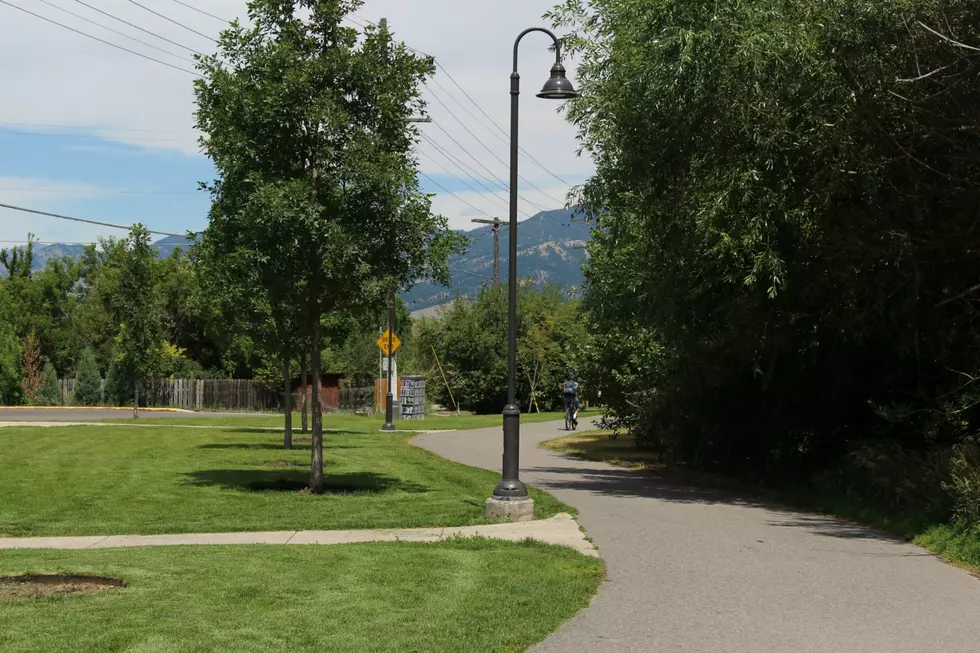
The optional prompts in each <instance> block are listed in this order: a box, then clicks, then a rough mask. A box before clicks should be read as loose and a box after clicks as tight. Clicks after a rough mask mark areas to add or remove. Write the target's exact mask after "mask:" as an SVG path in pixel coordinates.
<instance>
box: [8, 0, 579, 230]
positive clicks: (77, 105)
mask: <svg viewBox="0 0 980 653" xmlns="http://www.w3.org/2000/svg"><path fill="white" fill-rule="evenodd" d="M88 1H89V4H92V5H93V6H98V7H99V8H101V9H103V10H104V11H106V12H107V13H109V14H112V15H114V16H118V17H121V18H123V19H125V20H128V21H130V22H132V23H134V24H137V25H140V26H142V27H145V28H146V29H148V30H150V31H152V32H153V33H154V34H157V35H159V36H163V37H165V38H168V39H172V40H174V41H176V42H178V43H181V44H186V45H187V46H188V47H190V48H195V49H198V50H199V51H210V50H213V49H214V46H213V44H212V43H209V42H208V41H206V40H205V39H203V38H202V37H201V36H199V35H195V34H193V33H190V32H189V31H187V30H182V29H181V28H180V27H178V26H174V25H172V24H169V23H166V22H162V21H161V20H160V19H158V18H157V17H155V16H153V15H151V14H148V13H146V12H144V11H141V10H140V9H139V8H138V7H135V6H133V5H132V3H127V2H125V1H124V0H88ZM11 2H12V3H13V4H16V5H19V6H21V7H23V8H26V9H29V10H31V11H34V12H36V13H38V14H42V15H44V16H46V17H49V18H51V19H53V20H57V21H58V22H62V23H63V24H65V25H69V26H71V27H75V28H77V29H81V30H83V31H86V32H88V33H90V34H93V35H98V36H99V37H100V38H105V39H106V40H110V41H113V42H116V43H124V44H125V45H126V46H127V47H132V48H133V49H135V50H138V51H141V52H144V53H149V54H151V55H152V56H154V57H157V56H159V57H160V58H161V59H164V60H167V56H166V55H160V54H159V53H158V52H155V51H152V50H147V49H145V48H142V46H140V45H138V44H134V43H132V42H127V41H126V40H125V39H123V38H122V37H118V36H116V35H114V34H112V33H108V32H106V31H104V30H100V28H99V27H98V26H94V25H92V24H87V23H85V22H82V21H80V20H79V19H77V18H76V17H72V16H70V15H68V14H66V13H64V12H61V11H58V7H61V8H64V9H69V10H71V11H73V12H75V13H77V14H79V16H82V15H84V16H85V17H87V18H89V19H91V20H95V21H97V22H100V23H104V24H106V25H112V26H113V28H114V29H117V30H119V31H123V32H125V33H128V34H131V35H139V32H136V31H135V30H133V29H131V28H128V27H126V26H124V25H122V24H117V23H113V22H112V21H111V20H110V19H109V18H106V17H105V16H104V15H100V14H97V13H92V12H90V11H87V10H86V8H85V7H83V6H82V5H80V4H78V3H74V2H70V1H69V0H51V3H52V5H54V7H53V8H52V7H51V6H48V5H42V4H41V3H38V2H33V1H32V0H11ZM199 5H200V7H201V8H203V9H206V10H208V11H210V12H212V13H215V14H217V15H219V16H222V17H228V18H230V17H234V16H240V15H244V7H245V2H244V0H201V2H200V3H199ZM491 5H492V6H491ZM551 5H552V2H550V1H549V0H498V1H497V2H496V3H472V4H471V3H458V2H457V1H456V0H415V1H414V2H411V3H408V2H404V0H368V1H367V2H366V4H365V6H363V7H362V8H361V9H359V10H358V11H357V12H356V16H357V20H370V21H376V20H378V19H379V18H380V17H381V16H385V17H387V18H389V20H390V21H391V24H392V27H393V28H394V29H395V32H396V36H397V37H398V38H401V39H404V40H405V41H406V42H407V43H408V44H409V45H411V46H412V47H415V48H418V49H420V50H423V51H426V52H429V53H431V54H433V55H435V56H436V57H437V59H438V60H439V62H440V63H441V64H442V65H443V66H444V67H445V69H447V70H449V71H450V74H451V75H452V78H451V79H450V78H448V77H446V75H445V74H444V72H442V71H440V72H439V73H438V74H437V76H436V78H435V82H434V84H433V85H430V87H429V89H428V90H427V98H428V99H429V112H430V115H431V116H432V118H433V120H434V121H435V122H436V123H437V124H435V125H423V126H421V130H422V131H423V132H424V133H425V134H426V135H427V136H428V138H430V139H431V140H432V141H434V142H436V143H437V144H438V145H439V146H440V147H439V148H436V147H434V146H432V145H431V144H430V143H429V142H423V143H422V144H421V146H420V151H421V153H422V157H421V158H420V162H421V168H422V171H423V172H424V173H425V174H427V175H428V176H429V177H431V178H432V179H433V180H434V181H435V182H438V184H441V185H442V186H443V187H445V189H446V190H448V191H450V192H451V193H453V194H455V196H453V195H452V194H449V193H447V192H445V191H443V190H442V189H440V188H439V187H438V186H437V185H435V184H432V183H430V182H429V181H428V180H426V179H422V185H423V188H425V189H426V190H427V191H429V192H432V193H435V194H436V196H435V198H434V199H433V208H434V210H435V211H436V212H439V213H442V214H443V215H446V216H447V217H448V218H449V220H450V224H451V226H453V227H454V228H469V227H471V226H473V225H471V224H470V222H469V220H470V218H472V217H485V214H489V215H495V216H501V217H504V216H505V213H506V194H505V193H503V192H497V193H495V194H491V193H488V192H486V190H485V189H484V188H483V186H482V184H486V183H487V182H486V181H483V179H482V177H490V178H492V179H493V180H500V181H504V180H506V178H507V170H506V166H505V165H504V164H503V163H502V161H506V160H507V141H506V137H504V136H503V135H502V134H501V133H499V132H498V131H497V130H496V127H494V126H492V125H491V124H490V122H489V121H488V120H486V119H485V117H484V116H483V112H486V113H487V114H488V115H489V116H490V118H491V119H492V120H493V122H495V123H496V124H497V125H501V126H504V125H507V124H508V122H509V116H508V108H509V96H508V93H507V86H508V77H509V73H510V70H509V67H510V54H511V47H512V43H513V38H514V36H515V35H516V34H517V33H518V32H519V31H520V30H521V29H523V28H524V27H526V26H529V25H542V24H543V21H542V20H541V19H540V16H541V15H542V14H543V13H544V12H545V11H547V10H548V9H549V8H550V7H551ZM153 6H154V8H156V9H158V10H159V11H161V12H165V13H167V15H169V16H172V17H174V18H175V19H177V20H178V21H179V22H182V23H183V24H185V25H187V26H189V27H192V28H194V29H196V30H198V31H202V32H204V33H206V34H217V32H218V31H219V30H220V29H221V25H220V24H216V23H215V22H214V21H213V19H211V18H207V17H204V16H202V15H200V14H197V13H194V12H192V11H189V10H187V9H185V8H182V7H181V6H180V5H178V4H175V3H171V2H165V1H164V0H160V2H159V7H158V6H157V3H156V2H155V3H154V5H153ZM461 6H463V7H466V8H465V9H460V7H461ZM432 15H439V16H441V17H442V18H443V20H442V21H441V22H440V23H439V24H435V23H434V22H433V21H432V20H431V16H432ZM477 27H478V29H475V28H477ZM140 36H141V37H142V38H147V40H148V41H152V37H146V36H145V35H140ZM156 43H157V44H159V45H165V46H166V47H167V48H169V49H175V48H174V47H171V46H170V45H167V44H165V43H162V42H160V41H156ZM547 48H548V43H547V40H546V38H545V37H541V38H535V37H534V36H532V37H529V38H528V39H527V40H526V41H525V45H524V46H523V48H522V72H523V73H524V79H525V95H524V96H523V100H522V102H523V103H522V115H521V121H522V129H523V132H522V140H521V143H522V145H523V146H524V147H525V149H527V150H528V151H530V152H531V153H532V154H533V156H534V157H535V158H536V159H537V160H538V161H540V162H542V163H543V166H541V167H539V166H537V165H536V164H534V163H533V162H531V161H530V160H526V159H525V160H522V175H523V176H524V177H525V178H526V179H527V180H528V181H530V182H531V183H532V184H534V185H535V186H537V187H538V188H539V189H540V190H535V189H532V188H530V187H528V186H526V185H525V186H524V187H523V188H522V191H521V194H522V196H524V197H525V198H527V200H529V202H523V201H522V204H521V208H522V211H523V212H524V213H526V214H533V213H535V212H536V211H537V209H538V207H541V208H549V209H550V208H557V207H558V206H560V205H561V200H563V198H564V196H565V193H566V192H567V190H568V188H569V187H570V186H571V185H574V184H577V183H581V181H583V180H584V179H585V178H587V176H588V175H589V174H590V172H591V170H592V166H591V163H590V162H589V161H588V160H585V159H581V158H578V157H576V155H575V150H576V148H577V142H576V141H575V133H574V128H573V127H572V126H570V125H568V124H567V123H566V122H565V121H564V119H563V118H562V117H561V116H558V115H556V113H555V108H556V107H555V105H554V104H553V103H547V102H542V101H538V100H536V99H535V98H534V96H533V93H534V91H536V90H537V88H536V87H538V86H540V84H541V82H543V81H544V79H546V78H547V74H548V70H549V68H550V63H551V61H552V59H551V58H552V57H553V55H551V54H550V53H548V51H547ZM185 54H186V53H185ZM169 61H172V62H175V63H177V64H178V65H184V64H181V63H180V62H179V61H177V60H176V59H170V60H169ZM567 65H568V66H569V68H570V72H571V74H572V76H574V62H567ZM0 75H2V77H3V78H4V80H5V87H6V89H8V90H10V91H11V92H9V93H5V95H4V101H3V102H2V103H0V202H2V203H6V204H12V205H18V206H25V207H28V208H32V209H38V210H42V211H50V212H54V213H63V214H67V215H72V216H76V217H80V218H88V219H94V220H100V221H106V222H117V223H120V224H131V223H133V222H136V221H140V222H143V223H144V224H146V225H148V226H149V227H150V228H152V229H155V230H159V231H168V232H175V233H183V232H184V231H186V230H200V229H202V228H204V227H205V226H206V223H207V211H208V208H209V203H208V198H207V195H206V194H205V193H202V192H200V191H197V185H198V182H200V181H207V180H210V179H211V178H213V176H214V171H213V167H212V166H211V163H210V161H209V160H208V159H207V158H206V157H204V156H203V155H201V154H200V153H199V152H198V151H197V146H196V137H197V135H196V133H195V132H194V131H193V110H194V106H193V95H192V92H191V84H190V80H191V79H192V77H191V76H190V75H188V74H186V73H184V72H181V71H176V70H173V69H169V68H166V67H163V66H160V65H158V64H155V63H153V62H149V61H146V60H144V59H141V58H139V57H136V56H132V55H130V54H127V53H124V52H121V51H118V50H115V49H113V48H110V47H108V46H105V45H103V44H100V43H97V42H95V41H93V40H90V39H87V38H85V37H82V36H78V35H76V34H73V33H71V32H68V31H66V30H64V29H62V28H59V27H57V26H54V25H51V24H49V23H45V22H44V21H43V20H40V19H38V18H36V17H33V16H28V15H26V14H24V13H23V12H18V11H16V10H14V9H12V8H10V7H7V6H4V5H0ZM456 83H458V84H459V85H460V86H461V87H462V88H463V89H464V90H465V91H466V92H467V93H468V94H469V95H470V97H471V98H472V99H473V102H471V101H470V99H469V98H466V97H465V96H464V95H463V93H462V92H461V91H460V90H459V89H458V88H457V87H456V85H455V84H456ZM440 100H441V102H440ZM477 104H478V105H479V109H480V110H482V111H480V110H478V109H477ZM56 126H57V127H56ZM450 136H451V138H450ZM474 136H475V137H474ZM453 139H455V140H456V141H458V144H457V143H454V142H453ZM440 148H443V149H445V150H446V151H448V152H449V154H450V157H447V156H446V155H445V154H443V152H442V151H441V149H440ZM488 149H489V150H491V151H492V152H493V153H494V154H493V155H491V154H490V153H489V152H488V151H487V150H488ZM454 159H455V161H454ZM456 162H462V163H463V164H464V166H465V167H466V168H470V169H476V170H477V171H478V176H479V177H481V179H480V181H481V182H482V184H480V183H478V182H476V181H473V180H471V179H469V177H470V176H471V175H470V173H468V172H466V171H464V170H461V169H460V168H459V167H457V163H456ZM444 168H446V169H448V170H449V171H450V172H451V173H452V174H447V173H446V171H445V170H444ZM484 168H486V169H488V170H489V171H490V172H487V171H486V170H485V169H484ZM552 173H555V174H552ZM556 176H557V177H560V179H561V181H559V180H558V179H557V178H556ZM491 185H492V184H491ZM470 205H472V206H470ZM473 207H476V209H474V208H473ZM29 231H30V232H32V233H34V234H36V235H37V236H38V237H39V239H40V240H42V241H57V242H89V241H92V240H94V239H95V238H97V237H98V236H105V235H119V233H118V232H115V231H113V230H111V229H106V228H103V227H94V226H89V225H80V224H75V223H70V222H65V221H61V220H57V219H54V218H45V217H39V216H33V215H26V214H20V213H16V212H13V211H10V210H7V209H2V208H0V240H7V241H22V240H25V239H26V237H27V233H28V232H29ZM0 246H2V244H0Z"/></svg>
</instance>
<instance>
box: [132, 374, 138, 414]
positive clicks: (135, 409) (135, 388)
mask: <svg viewBox="0 0 980 653" xmlns="http://www.w3.org/2000/svg"><path fill="white" fill-rule="evenodd" d="M139 416H140V380H139V377H135V378H134V379H133V419H137V418H138V417H139Z"/></svg>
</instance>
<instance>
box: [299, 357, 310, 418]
mask: <svg viewBox="0 0 980 653" xmlns="http://www.w3.org/2000/svg"><path fill="white" fill-rule="evenodd" d="M299 368H300V383H301V384H302V386H303V401H302V402H301V406H300V409H301V410H302V411H303V412H302V415H301V417H302V421H303V433H309V431H310V428H309V425H308V424H307V420H306V411H307V407H308V406H309V402H310V393H309V392H308V391H307V389H306V354H305V353H303V354H300V357H299Z"/></svg>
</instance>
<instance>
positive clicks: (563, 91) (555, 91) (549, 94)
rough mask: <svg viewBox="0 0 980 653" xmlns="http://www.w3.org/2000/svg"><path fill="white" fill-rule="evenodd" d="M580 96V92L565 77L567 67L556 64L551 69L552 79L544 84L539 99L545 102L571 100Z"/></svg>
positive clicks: (559, 63)
mask: <svg viewBox="0 0 980 653" xmlns="http://www.w3.org/2000/svg"><path fill="white" fill-rule="evenodd" d="M578 96H579V94H578V91H576V90H575V87H573V86H572V83H571V82H570V81H568V78H567V77H565V66H563V65H561V62H556V63H555V65H554V66H552V67H551V78H550V79H548V81H547V82H545V84H544V88H542V89H541V92H540V93H538V97H539V98H542V99H545V100H570V99H572V98H577V97H578Z"/></svg>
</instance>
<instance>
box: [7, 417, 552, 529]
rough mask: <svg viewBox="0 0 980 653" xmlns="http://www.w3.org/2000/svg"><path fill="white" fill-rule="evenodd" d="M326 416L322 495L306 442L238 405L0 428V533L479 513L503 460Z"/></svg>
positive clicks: (330, 522)
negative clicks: (138, 419) (234, 412)
mask: <svg viewBox="0 0 980 653" xmlns="http://www.w3.org/2000/svg"><path fill="white" fill-rule="evenodd" d="M259 419H264V418H259ZM280 419H281V418H280ZM447 419H450V418H447ZM199 422H200V421H197V423H199ZM217 422H218V423H222V421H221V420H217ZM324 422H325V424H324V426H325V428H327V429H331V430H330V431H329V432H327V433H325V458H326V466H325V473H326V475H327V483H328V485H329V491H328V492H327V493H326V494H324V495H319V496H314V495H309V494H303V493H301V492H300V490H301V489H302V488H304V487H306V486H307V485H308V479H309V462H310V445H309V443H302V442H297V443H296V445H295V449H294V450H292V451H284V450H283V449H282V434H281V432H276V431H270V430H262V429H257V428H254V427H253V426H251V425H246V424H243V423H242V420H241V419H228V420H225V421H224V422H223V424H225V425H226V426H222V427H221V428H184V427H181V426H177V425H173V424H171V425H169V426H168V425H167V424H162V425H158V426H157V425H154V426H150V425H148V424H147V423H146V422H143V423H142V424H143V425H140V426H137V425H132V426H131V425H128V424H126V425H113V426H108V425H106V426H102V425H96V426H74V427H56V428H37V427H34V428H28V427H25V428H20V427H16V428H4V429H0V536H2V535H6V536H11V537H22V536H58V535H110V534H154V533H183V532H186V533H200V532H222V531H269V530H291V529H314V530H328V529H354V528H399V527H423V526H457V525H469V524H476V523H481V522H482V520H483V503H484V501H485V500H486V498H487V497H488V496H489V495H490V493H491V491H492V489H493V487H494V486H495V485H496V483H497V480H498V479H499V476H498V475H497V474H493V473H491V472H487V471H484V470H479V469H475V468H472V467H466V466H464V465H459V464H456V463H452V462H449V461H446V460H443V459H441V458H438V457H437V456H434V455H432V454H430V453H428V452H426V451H423V450H421V449H419V448H417V447H414V446H412V445H411V444H409V439H410V435H408V434H384V433H379V432H378V431H377V427H378V425H379V423H376V422H377V420H373V419H367V418H356V417H355V418H351V417H347V418H343V417H341V418H327V419H325V420H324ZM214 423H215V421H214V420H206V421H204V424H214ZM296 437H297V438H302V437H304V436H302V434H299V433H297V435H296ZM307 437H308V436H307ZM533 497H534V499H535V501H536V516H537V517H539V518H546V517H550V516H552V515H554V514H556V513H558V512H563V511H566V512H571V509H570V508H568V507H567V506H563V505H562V504H560V503H559V502H558V501H557V500H556V499H555V498H554V497H552V496H550V495H548V494H546V493H543V492H539V491H533Z"/></svg>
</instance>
